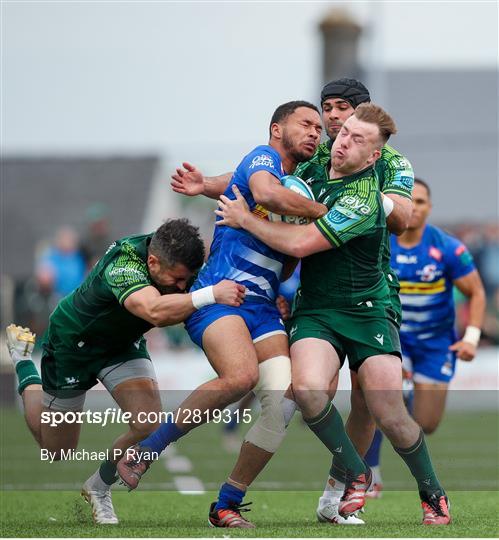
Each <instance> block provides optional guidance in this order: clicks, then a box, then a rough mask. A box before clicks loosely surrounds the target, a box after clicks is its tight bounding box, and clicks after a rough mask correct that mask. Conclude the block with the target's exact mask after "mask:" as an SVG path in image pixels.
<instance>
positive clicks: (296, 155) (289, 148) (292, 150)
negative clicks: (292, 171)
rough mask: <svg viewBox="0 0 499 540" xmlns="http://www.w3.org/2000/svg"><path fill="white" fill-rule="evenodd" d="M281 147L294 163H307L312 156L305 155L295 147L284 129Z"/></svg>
mask: <svg viewBox="0 0 499 540" xmlns="http://www.w3.org/2000/svg"><path fill="white" fill-rule="evenodd" d="M282 146H283V148H284V150H286V152H287V153H288V154H289V156H290V157H291V158H292V159H293V161H296V163H301V162H302V161H308V160H309V159H310V158H311V157H312V155H313V154H311V155H310V154H308V153H307V154H306V153H305V152H303V151H302V150H300V149H299V148H297V147H296V145H295V144H294V141H293V139H291V137H290V136H289V135H288V132H287V130H286V129H284V130H283V132H282Z"/></svg>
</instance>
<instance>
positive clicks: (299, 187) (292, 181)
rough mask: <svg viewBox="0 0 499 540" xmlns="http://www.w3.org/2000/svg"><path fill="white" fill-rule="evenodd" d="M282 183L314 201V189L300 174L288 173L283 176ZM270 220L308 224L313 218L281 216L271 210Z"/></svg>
mask: <svg viewBox="0 0 499 540" xmlns="http://www.w3.org/2000/svg"><path fill="white" fill-rule="evenodd" d="M281 184H282V185H283V186H284V187H285V188H288V189H291V190H292V191H294V192H295V193H298V194H299V195H301V196H302V197H306V198H307V199H309V200H311V201H314V200H315V198H314V194H313V193H312V190H311V189H310V188H309V187H308V186H307V184H306V183H305V182H304V181H303V180H302V179H301V178H298V176H293V175H287V176H283V177H282V178H281ZM269 219H270V221H284V222H286V223H292V224H293V225H306V224H307V223H310V222H311V221H312V220H311V219H310V218H306V217H299V216H280V215H279V214H274V213H272V212H269Z"/></svg>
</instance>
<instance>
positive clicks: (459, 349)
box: [449, 270, 486, 362]
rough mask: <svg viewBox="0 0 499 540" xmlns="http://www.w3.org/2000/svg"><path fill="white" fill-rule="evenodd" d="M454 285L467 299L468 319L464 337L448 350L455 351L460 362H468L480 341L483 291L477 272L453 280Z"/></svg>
mask: <svg viewBox="0 0 499 540" xmlns="http://www.w3.org/2000/svg"><path fill="white" fill-rule="evenodd" d="M454 285H455V286H456V287H457V288H458V289H459V290H460V291H461V292H462V293H463V294H464V295H465V296H467V297H468V298H469V302H470V305H469V319H468V326H467V327H466V330H465V332H464V336H463V337H462V338H461V339H460V340H459V341H457V342H456V343H454V344H453V345H451V346H450V347H449V348H450V350H451V351H456V353H457V357H458V358H459V359H460V360H465V361H467V362H469V361H471V360H473V358H475V355H476V349H477V347H478V343H479V341H480V333H481V332H480V329H481V328H482V324H483V319H484V316H485V304H486V301H485V290H484V288H483V284H482V280H481V278H480V274H479V273H478V271H477V270H473V271H472V272H470V273H469V274H467V275H466V276H463V277H461V278H458V279H455V280H454Z"/></svg>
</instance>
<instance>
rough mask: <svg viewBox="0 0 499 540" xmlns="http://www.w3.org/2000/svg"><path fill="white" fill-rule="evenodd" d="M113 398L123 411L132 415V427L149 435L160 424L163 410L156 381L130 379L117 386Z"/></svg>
mask: <svg viewBox="0 0 499 540" xmlns="http://www.w3.org/2000/svg"><path fill="white" fill-rule="evenodd" d="M112 396H113V398H114V399H115V401H116V403H117V404H118V405H119V407H120V409H121V410H122V411H126V412H129V413H130V414H131V418H130V422H129V424H130V427H131V428H133V430H134V431H144V433H148V432H150V431H151V428H152V427H156V426H158V425H159V423H160V421H159V420H160V413H161V410H162V406H161V398H160V394H159V389H158V383H157V382H156V381H155V380H152V379H148V378H144V379H130V380H127V381H124V382H122V383H120V384H118V385H117V386H116V388H115V389H114V391H113V392H112Z"/></svg>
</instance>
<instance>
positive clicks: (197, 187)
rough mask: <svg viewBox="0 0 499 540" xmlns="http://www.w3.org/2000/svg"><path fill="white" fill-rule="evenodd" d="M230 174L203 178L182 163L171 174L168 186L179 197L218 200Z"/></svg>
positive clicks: (188, 164)
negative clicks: (178, 194)
mask: <svg viewBox="0 0 499 540" xmlns="http://www.w3.org/2000/svg"><path fill="white" fill-rule="evenodd" d="M232 174H233V173H231V172H229V173H225V174H221V175H220V176H211V177H209V176H203V173H202V172H201V171H200V170H199V169H196V167H194V165H191V164H190V163H187V162H184V163H182V167H179V168H177V170H176V172H175V173H174V174H172V177H171V178H172V181H171V183H170V185H171V186H172V189H173V191H175V192H176V193H180V194H181V195H187V196H188V197H193V196H195V195H204V196H205V197H209V198H210V199H218V197H220V195H222V193H223V192H224V191H225V190H226V189H227V186H228V185H229V182H230V179H231V178H232Z"/></svg>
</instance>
